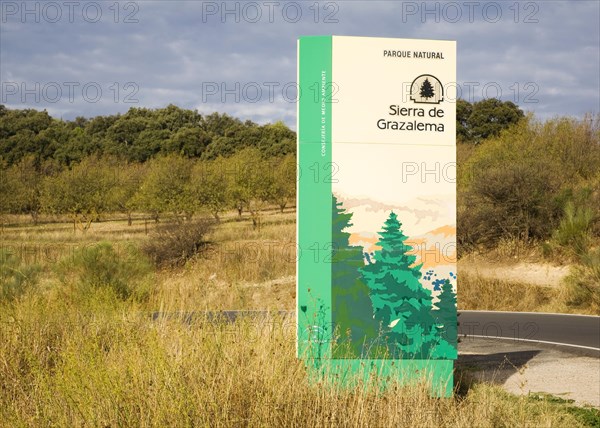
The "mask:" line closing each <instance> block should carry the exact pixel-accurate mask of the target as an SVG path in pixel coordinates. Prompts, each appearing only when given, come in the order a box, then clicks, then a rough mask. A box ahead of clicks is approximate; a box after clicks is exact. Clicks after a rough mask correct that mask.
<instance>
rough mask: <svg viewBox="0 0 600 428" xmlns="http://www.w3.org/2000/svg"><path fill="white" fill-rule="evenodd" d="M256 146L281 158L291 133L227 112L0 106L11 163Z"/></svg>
mask: <svg viewBox="0 0 600 428" xmlns="http://www.w3.org/2000/svg"><path fill="white" fill-rule="evenodd" d="M246 147H255V148H257V149H258V150H260V151H261V153H262V154H263V155H264V156H268V157H271V156H275V157H277V156H284V155H286V154H292V153H294V152H295V150H296V134H295V133H294V132H293V131H291V130H290V129H289V128H288V127H287V126H286V125H285V124H283V123H282V122H276V123H274V124H267V125H262V126H261V125H257V124H256V123H254V122H252V121H245V122H242V121H241V120H239V119H236V118H233V117H231V116H228V115H227V114H219V113H213V114H210V115H201V114H200V113H198V112H197V111H195V110H187V109H182V108H179V107H177V106H174V105H169V106H167V107H165V108H159V109H147V108H131V109H130V110H129V111H128V112H127V113H125V114H122V115H121V114H116V115H109V116H97V117H94V118H91V119H86V118H83V117H78V118H76V119H75V120H72V121H64V120H60V119H55V118H52V117H51V116H50V115H49V114H48V113H47V112H46V111H37V110H34V109H25V110H13V109H7V108H6V107H5V106H3V105H0V158H3V159H4V160H5V161H6V162H8V163H9V164H15V163H17V162H19V161H20V160H21V159H23V158H24V157H27V156H30V155H34V156H35V157H36V158H37V160H38V162H41V161H45V160H48V159H53V160H55V161H57V162H58V163H60V164H61V165H71V164H72V163H75V162H80V161H82V160H83V159H84V158H86V157H88V156H90V155H96V156H112V157H116V158H118V159H120V160H123V161H127V162H145V161H147V160H149V159H151V158H153V157H155V156H157V155H167V154H177V155H180V156H183V157H188V158H201V159H216V158H217V157H219V156H230V155H232V154H233V153H235V152H236V151H238V150H240V149H243V148H246Z"/></svg>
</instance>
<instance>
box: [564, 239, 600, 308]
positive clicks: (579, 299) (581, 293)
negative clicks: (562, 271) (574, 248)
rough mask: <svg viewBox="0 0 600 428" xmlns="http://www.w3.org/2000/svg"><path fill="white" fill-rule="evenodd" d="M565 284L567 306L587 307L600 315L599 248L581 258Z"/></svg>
mask: <svg viewBox="0 0 600 428" xmlns="http://www.w3.org/2000/svg"><path fill="white" fill-rule="evenodd" d="M565 284H566V287H565V288H564V299H565V303H566V304H567V305H569V306H577V307H587V308H589V309H590V310H591V311H592V312H593V313H595V314H596V315H600V248H596V250H594V251H589V252H587V253H586V254H584V255H582V256H581V264H579V265H575V266H573V267H572V268H571V273H570V274H569V276H567V278H565Z"/></svg>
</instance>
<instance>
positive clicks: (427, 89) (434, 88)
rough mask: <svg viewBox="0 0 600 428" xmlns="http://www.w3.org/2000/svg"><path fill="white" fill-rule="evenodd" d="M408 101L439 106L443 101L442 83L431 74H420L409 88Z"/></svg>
mask: <svg viewBox="0 0 600 428" xmlns="http://www.w3.org/2000/svg"><path fill="white" fill-rule="evenodd" d="M410 99H411V100H412V101H414V102H415V103H418V104H439V103H440V102H442V101H444V87H443V86H442V82H440V80H439V79H438V78H437V77H435V76H432V75H431V74H422V75H420V76H418V77H417V78H416V79H415V80H413V82H412V85H411V86H410Z"/></svg>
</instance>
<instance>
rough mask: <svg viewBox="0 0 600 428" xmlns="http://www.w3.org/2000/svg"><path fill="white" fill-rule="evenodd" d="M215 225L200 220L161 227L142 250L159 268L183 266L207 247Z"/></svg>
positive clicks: (208, 221)
mask: <svg viewBox="0 0 600 428" xmlns="http://www.w3.org/2000/svg"><path fill="white" fill-rule="evenodd" d="M213 223H214V222H213V221H211V220H207V219H200V220H195V221H190V222H182V223H171V224H166V225H161V226H159V227H157V228H156V231H155V232H154V233H153V234H152V236H151V237H150V240H149V241H148V242H146V244H144V246H143V247H142V250H143V251H144V253H145V254H146V255H147V256H148V257H149V258H150V260H152V261H153V262H154V264H156V265H157V266H158V267H173V266H181V265H183V264H185V262H186V261H187V260H189V259H190V258H192V257H193V256H194V255H196V254H198V253H199V252H200V251H202V250H203V249H204V248H205V247H206V245H207V244H208V242H207V241H206V240H205V237H206V234H207V233H208V232H209V231H210V229H211V227H212V225H213Z"/></svg>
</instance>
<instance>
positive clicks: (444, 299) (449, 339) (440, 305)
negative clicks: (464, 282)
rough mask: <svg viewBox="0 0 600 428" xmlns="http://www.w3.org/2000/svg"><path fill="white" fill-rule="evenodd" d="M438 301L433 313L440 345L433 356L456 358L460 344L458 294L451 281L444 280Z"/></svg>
mask: <svg viewBox="0 0 600 428" xmlns="http://www.w3.org/2000/svg"><path fill="white" fill-rule="evenodd" d="M438 299H439V300H438V301H437V302H436V303H435V304H434V310H433V312H432V314H433V317H434V319H435V323H436V326H437V330H438V344H437V345H436V347H435V349H434V351H433V355H432V356H433V357H434V358H456V355H457V342H458V337H457V336H458V331H457V329H458V327H457V316H456V293H455V292H454V290H453V289H452V284H451V283H450V280H448V279H446V280H444V282H443V284H442V287H441V293H440V295H439V296H438Z"/></svg>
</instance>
